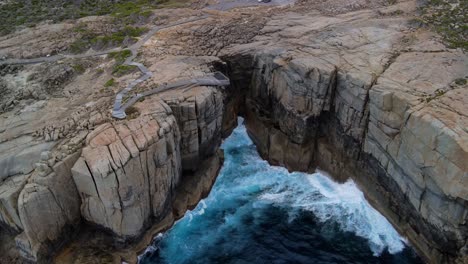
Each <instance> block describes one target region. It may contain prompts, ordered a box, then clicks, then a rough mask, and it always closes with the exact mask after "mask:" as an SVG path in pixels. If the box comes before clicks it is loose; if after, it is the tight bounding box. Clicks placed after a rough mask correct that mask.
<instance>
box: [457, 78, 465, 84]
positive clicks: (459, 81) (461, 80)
mask: <svg viewBox="0 0 468 264" xmlns="http://www.w3.org/2000/svg"><path fill="white" fill-rule="evenodd" d="M466 83H467V81H466V79H465V78H458V79H455V84H456V85H465V84H466Z"/></svg>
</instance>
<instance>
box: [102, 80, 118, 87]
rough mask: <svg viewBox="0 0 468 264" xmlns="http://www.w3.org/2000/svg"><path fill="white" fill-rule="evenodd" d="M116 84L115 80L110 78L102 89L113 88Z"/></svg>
mask: <svg viewBox="0 0 468 264" xmlns="http://www.w3.org/2000/svg"><path fill="white" fill-rule="evenodd" d="M116 84H117V82H116V81H115V79H114V78H111V79H109V80H108V81H107V82H106V83H105V84H104V87H111V86H114V85H116Z"/></svg>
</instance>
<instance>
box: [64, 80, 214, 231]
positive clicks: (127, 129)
mask: <svg viewBox="0 0 468 264" xmlns="http://www.w3.org/2000/svg"><path fill="white" fill-rule="evenodd" d="M162 98H163V100H165V101H166V102H167V104H166V103H165V102H164V101H157V100H152V99H147V100H145V101H144V102H141V103H138V104H136V106H135V107H136V109H137V111H138V112H139V113H140V115H139V116H138V117H136V118H135V119H131V120H126V121H122V122H117V123H105V124H103V125H101V126H99V127H97V128H96V129H95V130H94V131H93V132H91V133H90V134H88V136H87V138H86V143H85V145H86V147H84V148H83V150H82V153H81V157H80V158H79V159H78V161H77V162H76V163H75V165H74V166H73V168H72V173H73V179H74V181H75V183H76V186H77V188H78V191H79V193H80V196H81V202H82V205H81V215H82V216H83V218H84V219H85V220H86V221H88V222H90V223H93V224H96V225H99V226H101V227H104V228H106V229H108V230H110V231H111V232H112V233H113V234H115V235H116V236H117V237H118V238H120V239H122V240H128V239H131V238H135V237H137V236H139V235H141V233H142V232H143V231H144V230H145V229H146V228H147V227H148V226H149V224H151V223H153V222H154V220H160V219H161V218H162V217H163V216H165V215H166V214H167V212H168V211H170V210H172V207H171V206H172V199H173V197H174V192H175V188H176V186H178V184H179V182H180V180H181V177H182V171H183V170H190V171H196V170H197V169H199V166H200V165H201V164H202V162H203V161H204V159H205V158H207V157H209V156H212V155H213V154H215V151H216V150H217V148H218V146H219V143H220V142H221V129H222V127H221V124H222V117H223V104H222V102H223V95H222V93H221V92H219V91H217V90H216V88H205V87H200V88H196V89H193V90H191V91H190V92H187V93H186V94H181V93H179V92H172V94H171V93H166V94H164V95H162ZM213 165H215V167H214V168H210V169H209V170H215V171H217V170H218V169H219V166H220V164H219V163H218V164H213ZM184 210H185V209H184Z"/></svg>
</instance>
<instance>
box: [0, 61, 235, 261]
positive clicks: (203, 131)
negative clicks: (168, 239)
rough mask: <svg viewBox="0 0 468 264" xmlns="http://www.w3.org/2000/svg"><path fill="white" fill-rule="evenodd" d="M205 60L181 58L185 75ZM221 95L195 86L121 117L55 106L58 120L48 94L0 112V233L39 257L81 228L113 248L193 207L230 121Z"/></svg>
mask: <svg viewBox="0 0 468 264" xmlns="http://www.w3.org/2000/svg"><path fill="white" fill-rule="evenodd" d="M184 60H185V59H184V58H179V60H176V61H178V63H179V64H177V63H176V64H177V65H178V66H179V67H180V66H181V65H184ZM215 61H216V58H213V57H212V58H205V59H200V60H194V59H190V64H188V65H190V67H191V68H192V69H191V71H190V74H192V75H195V76H197V75H203V74H205V72H207V71H209V69H208V67H209V65H210V64H211V63H214V62H215ZM172 62H174V60H172ZM218 63H219V61H218ZM166 65H168V64H166ZM159 77H160V79H162V80H164V78H171V77H168V76H166V77H162V76H159ZM178 78H180V77H178ZM225 100H226V93H224V92H223V91H222V90H219V88H216V87H195V88H192V89H190V90H186V91H182V90H174V91H167V92H165V93H163V94H160V95H158V96H153V97H150V98H147V99H145V100H143V101H141V102H138V103H136V104H135V105H134V106H133V107H132V108H131V109H130V111H131V113H130V112H129V118H127V119H126V120H123V121H116V120H112V119H111V118H110V116H109V112H108V111H107V110H106V109H107V108H109V105H108V104H107V103H105V102H102V101H100V102H93V103H92V104H90V105H89V106H88V107H79V110H78V111H76V109H73V110H72V111H74V112H73V113H72V114H71V117H69V114H70V113H65V114H64V115H63V116H66V117H67V116H68V117H67V119H65V122H64V121H63V118H62V117H60V116H57V114H58V113H57V112H50V113H49V112H48V111H49V110H50V107H53V105H50V104H52V103H51V102H50V101H49V102H48V104H45V105H43V106H42V107H41V108H38V109H35V110H34V111H23V112H18V113H19V114H18V113H17V114H16V117H15V118H12V119H10V118H5V119H3V120H2V126H4V127H5V128H6V130H4V131H2V134H1V140H2V141H1V142H0V148H1V149H2V154H1V158H0V164H1V174H0V177H1V179H2V183H1V185H0V223H1V226H2V228H1V230H0V231H1V232H2V233H3V232H7V233H9V234H10V236H14V237H15V241H16V246H17V248H18V250H19V252H20V254H21V256H22V257H23V258H25V259H27V260H30V261H34V262H40V263H45V262H49V261H51V260H50V257H51V256H53V253H55V252H56V251H57V250H58V249H60V248H61V247H62V246H63V245H66V244H67V243H68V242H70V241H71V240H73V239H74V238H75V237H76V236H75V234H76V233H77V232H78V231H80V230H83V229H84V230H85V231H86V229H87V228H88V227H94V228H97V229H98V230H101V231H100V232H101V233H102V232H105V233H106V234H107V235H108V236H109V237H111V238H112V240H114V242H112V243H109V244H115V245H117V246H118V247H122V246H126V245H128V244H129V243H131V242H134V241H137V240H140V239H142V236H143V235H145V234H146V231H147V230H148V229H150V228H151V227H152V226H153V225H154V224H158V223H159V222H165V223H166V225H170V224H171V223H170V222H167V221H163V220H165V219H168V217H169V218H171V217H172V219H174V218H177V217H180V216H181V215H183V213H184V212H185V210H186V209H187V208H190V207H193V206H194V205H196V203H197V202H198V201H199V199H201V198H202V196H203V195H206V194H207V193H208V191H209V189H210V188H211V185H212V183H213V181H214V179H215V177H216V175H217V173H218V170H219V169H220V167H221V165H222V162H223V158H222V153H220V152H219V151H218V147H219V145H220V143H221V140H222V135H223V134H226V131H228V130H229V129H231V127H230V126H231V125H232V124H230V125H224V126H223V120H224V118H225V112H226V111H225V107H224V103H225ZM92 109H95V110H94V111H93V110H92ZM101 110H102V112H101ZM66 111H70V110H68V109H67V110H66ZM7 114H12V116H15V115H14V114H13V113H7ZM54 118H57V119H58V120H59V121H58V122H57V123H55V124H50V123H49V125H48V126H47V127H45V128H43V129H39V130H36V131H34V130H33V129H34V128H35V127H34V125H38V124H40V123H41V122H44V120H51V119H54ZM28 122H31V123H32V124H31V123H28ZM48 122H50V121H48ZM230 123H232V122H230ZM31 125H32V126H33V127H30V126H31ZM173 204H174V206H173ZM173 214H174V215H173ZM165 228H167V226H165ZM132 258H133V257H132Z"/></svg>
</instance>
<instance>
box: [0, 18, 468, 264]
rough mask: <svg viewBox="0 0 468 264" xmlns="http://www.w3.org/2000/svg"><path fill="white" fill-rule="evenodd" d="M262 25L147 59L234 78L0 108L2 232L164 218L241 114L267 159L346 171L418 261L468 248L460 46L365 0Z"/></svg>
mask: <svg viewBox="0 0 468 264" xmlns="http://www.w3.org/2000/svg"><path fill="white" fill-rule="evenodd" d="M200 23H202V22H200ZM195 26H199V25H197V24H195ZM187 27H188V26H187ZM260 31H261V32H260V33H259V34H258V36H256V37H254V38H253V39H252V40H251V41H250V42H249V43H243V44H236V45H231V46H227V47H224V48H223V49H222V50H220V51H219V52H218V54H217V56H218V57H191V56H182V55H170V56H169V55H168V56H167V57H166V58H165V61H164V63H163V64H164V65H165V67H166V69H165V71H164V72H163V73H161V72H159V73H158V74H159V75H158V76H159V77H165V76H173V75H177V74H176V73H174V69H179V70H184V71H185V72H190V75H192V76H197V75H202V74H204V73H205V72H208V71H212V70H214V69H213V68H216V69H218V70H221V71H223V72H224V73H225V74H226V75H227V76H229V77H230V79H231V86H230V87H228V88H226V89H224V90H223V89H219V88H213V87H195V88H193V89H190V90H183V91H179V90H174V91H167V92H164V93H162V94H159V95H154V96H151V97H148V98H145V100H144V101H142V102H138V103H136V104H135V106H134V108H135V109H134V110H135V112H134V113H133V114H132V115H129V117H128V118H127V119H126V120H123V121H116V120H113V119H111V118H109V113H108V112H109V111H108V110H109V109H110V108H108V106H109V105H108V104H107V105H106V104H105V103H102V102H95V105H94V106H93V105H91V106H87V108H86V110H83V111H81V112H75V113H74V114H73V115H71V117H69V116H67V117H66V118H64V117H63V116H61V115H59V113H55V112H54V114H55V115H56V116H48V118H54V119H57V120H60V121H61V122H60V124H57V126H56V127H48V128H45V129H43V130H40V131H35V132H31V131H24V129H23V128H22V127H21V124H22V123H21V122H23V120H16V119H13V120H16V121H15V122H12V121H9V120H12V119H6V118H5V119H2V120H1V121H0V122H1V123H0V124H1V125H2V128H3V127H5V128H6V129H5V130H4V131H2V132H1V134H0V139H1V141H0V143H1V148H2V153H1V154H0V179H1V180H2V183H1V185H0V223H1V226H2V230H1V232H6V231H8V233H9V234H11V237H15V243H16V248H18V249H19V250H20V252H21V255H22V256H23V257H24V258H26V259H28V260H30V261H35V262H40V263H46V262H49V261H50V260H51V258H52V257H53V255H54V254H55V253H56V252H57V251H59V249H61V248H66V247H67V246H66V245H67V244H68V243H69V242H70V240H74V235H73V234H76V233H77V232H78V231H79V230H80V229H81V230H83V229H86V228H88V227H94V228H96V229H97V230H98V232H97V234H108V235H110V236H111V237H112V239H113V242H112V243H114V242H115V243H114V244H115V245H112V246H115V247H116V248H125V247H126V246H128V245H131V244H132V243H134V242H135V241H139V240H141V238H142V237H143V236H144V235H145V234H147V233H148V232H151V230H152V226H154V225H155V224H158V223H169V224H166V226H165V227H166V228H167V227H168V226H170V225H171V223H172V221H173V219H174V218H179V217H180V216H181V215H183V213H184V212H185V210H186V209H187V208H191V207H193V206H195V205H196V204H197V202H198V201H199V200H200V198H201V197H202V196H204V195H206V194H207V193H208V192H209V190H210V188H211V184H212V183H213V180H214V178H215V177H216V175H217V173H218V171H219V169H220V167H221V165H222V162H223V155H222V153H221V152H220V151H219V145H220V143H221V141H222V138H223V137H226V136H227V135H229V134H230V132H231V130H232V129H233V128H234V126H235V123H236V120H237V116H238V115H242V116H244V117H245V122H246V128H247V132H248V133H249V135H250V137H251V138H252V140H253V142H254V143H255V145H256V146H257V149H258V151H259V153H260V154H261V156H262V157H263V158H264V159H266V160H268V161H269V162H270V163H272V164H275V165H281V166H285V167H286V168H288V169H289V170H298V171H315V169H316V168H317V167H319V168H321V169H323V170H325V171H328V172H329V173H330V174H331V175H333V176H334V177H336V178H337V179H339V180H345V179H346V178H348V177H351V178H352V179H353V180H354V181H355V182H356V183H357V184H358V186H360V188H361V189H362V190H363V192H364V193H365V195H366V197H367V198H368V199H369V201H370V202H371V203H372V204H373V205H374V206H375V207H376V208H377V209H378V210H379V211H381V212H382V214H383V215H385V216H386V217H387V219H388V220H389V221H390V222H391V223H392V224H393V225H394V226H395V227H396V228H397V229H398V230H399V232H400V233H401V234H402V235H403V236H405V237H407V238H408V239H409V241H410V242H411V244H412V245H414V246H415V248H416V249H417V251H418V252H419V253H420V254H421V255H422V256H423V257H424V258H425V259H426V260H427V261H428V262H430V263H453V262H458V263H464V262H466V261H467V258H468V255H467V254H468V252H467V251H468V249H467V247H468V246H467V235H468V230H467V226H466V220H467V216H468V206H467V200H468V197H467V195H468V182H467V181H468V177H467V171H468V169H467V164H468V162H467V161H468V154H467V153H468V141H467V139H468V135H467V134H468V132H467V130H466V127H467V125H468V119H467V117H466V114H465V113H466V112H468V109H467V105H466V103H465V102H466V101H467V100H468V89H467V85H466V82H465V83H464V84H463V83H461V84H459V83H457V82H456V81H455V80H458V79H460V78H461V79H463V78H465V79H466V72H467V69H468V65H467V63H468V58H466V54H465V53H463V52H462V51H460V50H453V49H447V48H445V47H444V46H443V45H442V44H440V43H438V42H437V41H435V40H434V39H433V38H432V37H430V36H429V35H427V34H426V33H424V32H423V33H420V32H417V31H415V30H414V29H412V26H411V23H409V21H407V19H405V18H399V17H397V18H395V17H391V16H390V17H385V16H384V17H382V16H380V15H379V16H377V15H376V12H374V11H370V10H364V11H357V12H352V13H347V14H343V15H338V16H335V17H328V16H320V15H317V14H315V15H314V16H310V15H301V14H297V13H286V14H282V15H279V16H277V17H275V18H271V19H270V20H269V21H268V22H266V23H265V25H264V26H263V28H262V29H261V30H260ZM179 33H180V32H178V33H177V34H179ZM180 34H183V32H182V31H181V33H180ZM168 35H169V38H170V34H168ZM163 37H164V36H163ZM155 65H156V64H155ZM174 65H175V66H174ZM157 66H160V65H157ZM153 68H156V66H154V67H153ZM150 70H153V69H152V68H150ZM107 99H109V100H108V101H111V100H112V98H107ZM101 106H104V107H101ZM106 107H107V108H106ZM89 108H93V109H94V108H95V109H97V110H94V111H90V110H89ZM44 109H47V106H46V108H44ZM40 111H41V110H39V111H38V112H37V113H41V112H40ZM25 113H29V112H25ZM25 113H23V112H22V115H26V114H25ZM30 115H33V114H31V113H30ZM49 115H50V114H49ZM26 117H27V116H26ZM26 117H23V116H21V118H19V119H22V118H26ZM33 117H34V116H33ZM33 119H34V118H33ZM5 120H7V121H5ZM42 121H44V120H42V119H41V118H39V117H37V120H36V121H34V120H32V121H31V122H42ZM20 128H21V129H22V132H21V133H20V132H18V131H19V129H20ZM65 135H67V136H65ZM168 217H169V218H172V221H166V219H167V218H168ZM123 260H125V261H134V260H135V259H126V258H125V257H123Z"/></svg>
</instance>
